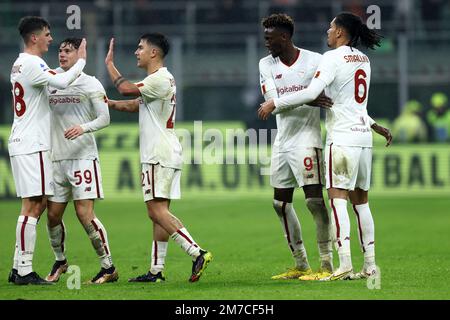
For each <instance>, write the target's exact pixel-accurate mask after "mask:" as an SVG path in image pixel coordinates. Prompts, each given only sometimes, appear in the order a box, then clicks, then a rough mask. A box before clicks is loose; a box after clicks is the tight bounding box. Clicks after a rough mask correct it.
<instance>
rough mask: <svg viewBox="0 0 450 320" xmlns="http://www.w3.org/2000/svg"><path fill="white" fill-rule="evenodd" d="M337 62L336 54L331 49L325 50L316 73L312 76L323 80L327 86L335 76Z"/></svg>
mask: <svg viewBox="0 0 450 320" xmlns="http://www.w3.org/2000/svg"><path fill="white" fill-rule="evenodd" d="M336 72H337V63H336V56H335V55H334V54H333V52H332V51H327V52H325V53H324V54H323V56H322V59H321V60H320V63H319V66H318V67H317V70H316V74H315V75H314V78H318V79H320V80H322V81H323V82H325V83H326V84H327V86H329V85H330V83H332V82H333V80H334V78H335V77H336Z"/></svg>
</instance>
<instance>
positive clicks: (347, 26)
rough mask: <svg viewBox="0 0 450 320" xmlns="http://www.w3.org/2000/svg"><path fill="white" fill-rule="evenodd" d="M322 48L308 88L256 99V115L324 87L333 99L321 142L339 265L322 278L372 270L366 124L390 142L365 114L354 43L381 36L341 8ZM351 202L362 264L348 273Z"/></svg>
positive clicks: (361, 62) (364, 79) (364, 69)
mask: <svg viewBox="0 0 450 320" xmlns="http://www.w3.org/2000/svg"><path fill="white" fill-rule="evenodd" d="M327 34H328V46H329V47H330V48H332V49H333V50H330V51H327V52H326V53H325V54H324V55H323V57H322V60H321V62H320V64H319V67H318V68H317V71H316V74H315V76H314V79H313V80H312V81H311V83H310V84H309V86H308V88H307V89H305V90H302V91H300V92H297V93H295V94H292V95H289V96H285V97H280V98H275V99H273V100H270V101H268V102H265V103H263V104H262V106H261V108H260V109H259V113H260V116H261V117H262V118H266V117H267V116H268V115H269V114H270V113H271V112H272V111H274V110H278V111H279V110H281V109H291V108H296V107H297V106H298V105H301V104H304V103H309V102H310V101H313V100H314V99H316V97H318V96H319V94H320V93H321V92H322V91H323V90H324V89H325V87H327V88H328V92H329V94H330V98H331V99H332V100H333V102H334V103H333V106H332V108H330V109H328V110H327V118H326V129H327V142H326V149H325V154H326V156H325V168H326V177H327V179H326V180H327V181H326V183H327V190H328V197H329V198H330V206H331V208H332V212H331V214H332V216H333V229H334V236H335V239H334V240H335V245H336V247H337V251H338V254H339V268H338V269H336V270H335V271H334V272H333V274H332V275H330V276H329V277H325V278H322V279H320V280H322V281H331V280H341V279H349V278H355V277H356V278H358V277H359V278H362V277H368V276H369V275H374V274H375V273H376V265H375V232H374V229H375V228H374V222H373V218H372V213H371V211H370V207H369V203H368V190H369V187H370V175H371V165H372V131H371V127H372V128H373V129H374V130H375V131H376V132H377V133H379V134H381V135H383V136H384V137H385V138H386V140H387V145H389V144H390V143H391V140H392V136H391V134H390V132H389V130H388V129H386V128H383V127H381V126H378V125H377V124H376V123H373V120H371V119H370V118H369V117H368V114H367V98H368V93H369V86H370V72H371V70H370V61H369V58H368V57H367V56H366V55H365V54H364V53H363V52H361V51H359V50H358V49H356V47H357V46H359V45H363V46H364V47H367V48H370V49H375V46H379V45H380V42H381V36H380V35H379V34H378V33H376V32H375V31H374V30H370V29H368V27H367V25H365V24H364V23H363V22H362V20H361V18H360V17H358V16H356V15H354V14H351V13H341V14H339V15H337V16H336V17H335V18H334V19H333V21H332V22H331V23H330V28H329V30H328V32H327ZM348 198H349V199H350V201H351V203H352V204H353V209H354V211H355V214H356V217H357V220H358V229H359V232H358V235H359V238H360V244H361V248H362V250H363V252H364V266H363V268H362V271H361V272H360V273H358V274H356V275H355V274H353V266H352V261H351V254H350V221H349V217H348V212H347V199H348Z"/></svg>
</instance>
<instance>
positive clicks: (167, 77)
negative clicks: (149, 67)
mask: <svg viewBox="0 0 450 320" xmlns="http://www.w3.org/2000/svg"><path fill="white" fill-rule="evenodd" d="M173 79H174V77H173V75H172V73H170V71H169V70H168V69H167V68H166V67H162V68H159V69H158V70H156V71H155V72H153V73H151V74H149V75H147V77H145V79H144V80H142V81H140V83H143V84H149V85H155V84H162V83H166V82H168V83H170V81H173Z"/></svg>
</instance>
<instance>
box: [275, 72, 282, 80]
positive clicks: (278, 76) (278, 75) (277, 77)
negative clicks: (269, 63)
mask: <svg viewBox="0 0 450 320" xmlns="http://www.w3.org/2000/svg"><path fill="white" fill-rule="evenodd" d="M282 76H283V75H282V74H281V73H280V74H277V75H276V76H275V79H281V77H282Z"/></svg>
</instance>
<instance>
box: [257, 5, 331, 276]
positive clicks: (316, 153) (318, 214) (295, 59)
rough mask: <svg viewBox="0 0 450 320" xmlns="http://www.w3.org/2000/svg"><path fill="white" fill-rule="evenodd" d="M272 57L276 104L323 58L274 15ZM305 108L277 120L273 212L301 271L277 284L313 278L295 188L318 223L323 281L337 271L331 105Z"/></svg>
mask: <svg viewBox="0 0 450 320" xmlns="http://www.w3.org/2000/svg"><path fill="white" fill-rule="evenodd" d="M262 26H263V27H264V39H265V43H266V47H267V49H268V50H269V52H270V55H268V56H266V57H265V58H262V59H261V60H260V62H259V71H260V83H261V91H262V94H263V96H264V99H265V100H266V101H267V100H270V99H273V98H277V97H284V96H289V95H292V94H294V93H295V92H297V91H299V90H302V89H304V88H306V87H307V86H308V84H309V83H310V82H311V79H312V78H313V76H314V73H315V71H316V69H317V66H318V65H319V62H320V59H321V54H319V53H315V52H312V51H309V50H306V49H303V48H298V47H296V46H295V45H294V44H293V42H292V35H293V33H294V21H293V20H292V18H291V17H289V16H288V15H286V14H272V15H271V16H269V17H266V18H264V19H263V21H262ZM310 104H311V105H313V106H308V105H303V106H301V107H300V108H296V109H292V110H288V111H286V112H281V113H279V114H277V115H276V121H277V128H278V133H277V136H276V139H275V142H274V145H273V151H272V160H271V176H270V183H271V185H272V186H273V187H274V199H273V207H274V209H275V211H276V213H277V215H278V217H279V219H280V222H281V226H282V228H283V230H284V233H285V237H286V239H287V242H288V245H289V248H290V250H291V252H292V256H293V258H294V260H295V267H294V268H290V269H288V271H287V272H285V273H282V274H279V275H276V276H273V277H272V279H275V280H277V279H297V278H299V277H302V276H305V275H310V274H311V273H312V270H311V268H310V265H309V262H308V258H307V254H306V249H305V247H304V245H303V239H302V232H301V226H300V222H299V220H298V217H297V214H296V212H295V209H294V206H293V203H292V198H293V194H294V188H297V187H300V188H303V192H304V194H305V199H306V200H305V201H306V206H307V207H308V209H309V211H310V212H311V214H312V216H313V218H314V221H315V224H316V235H317V244H318V248H319V255H320V269H319V271H318V273H319V274H321V275H322V276H328V275H330V274H331V273H332V272H333V256H332V243H331V228H330V219H329V216H328V211H327V208H326V206H325V202H324V200H323V193H322V181H324V178H323V173H324V170H323V160H322V138H321V132H320V109H319V108H317V107H314V106H320V105H326V106H331V100H330V99H329V98H327V97H325V96H319V97H318V98H317V99H316V101H314V102H311V103H310Z"/></svg>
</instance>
